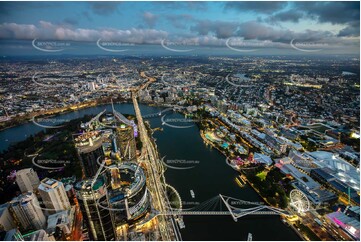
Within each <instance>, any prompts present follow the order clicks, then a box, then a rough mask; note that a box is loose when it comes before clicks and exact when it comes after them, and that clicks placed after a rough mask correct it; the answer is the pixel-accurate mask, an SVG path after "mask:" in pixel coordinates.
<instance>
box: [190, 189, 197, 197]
mask: <svg viewBox="0 0 361 242" xmlns="http://www.w3.org/2000/svg"><path fill="white" fill-rule="evenodd" d="M190 193H191V196H192V198H195V197H196V194H195V193H194V191H193V190H190Z"/></svg>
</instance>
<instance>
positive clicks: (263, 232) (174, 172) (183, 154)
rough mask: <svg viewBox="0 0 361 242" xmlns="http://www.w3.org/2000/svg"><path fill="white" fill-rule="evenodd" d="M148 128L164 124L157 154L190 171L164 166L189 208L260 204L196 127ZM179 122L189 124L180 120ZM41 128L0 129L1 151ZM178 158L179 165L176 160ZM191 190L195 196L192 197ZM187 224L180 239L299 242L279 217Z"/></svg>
mask: <svg viewBox="0 0 361 242" xmlns="http://www.w3.org/2000/svg"><path fill="white" fill-rule="evenodd" d="M114 106H115V109H116V110H117V111H118V112H120V113H124V114H134V109H133V105H132V104H116V105H114ZM105 108H106V109H107V110H108V111H111V106H110V105H100V106H97V107H90V108H86V109H82V110H78V111H74V112H71V113H66V114H61V115H58V116H55V117H52V118H53V119H61V120H71V119H76V118H81V117H83V116H84V115H86V114H89V115H96V114H98V113H99V112H101V111H103V110H104V109H105ZM140 109H141V112H142V114H143V115H146V114H151V113H156V112H159V111H160V110H162V109H164V108H160V107H150V106H146V105H140ZM166 117H167V119H168V118H169V119H180V118H182V115H181V114H179V113H170V114H167V115H166ZM149 121H150V124H151V127H152V128H155V127H163V131H156V132H155V133H154V135H153V136H154V138H155V139H156V144H157V146H158V149H159V152H160V156H161V157H163V156H166V157H165V160H166V161H168V162H167V163H168V164H169V163H171V162H172V161H173V162H174V161H176V164H172V165H173V166H184V164H183V165H182V164H180V163H179V162H178V161H181V162H182V161H184V163H187V162H188V163H190V162H191V163H192V164H187V166H194V167H193V168H192V169H186V170H179V169H171V168H168V169H167V170H166V173H165V176H166V180H167V183H168V184H170V185H172V186H173V187H175V188H176V189H177V191H178V192H179V194H180V196H181V198H182V201H183V203H184V204H185V205H188V207H189V206H190V207H192V206H196V205H197V204H202V202H204V201H206V200H208V199H210V198H212V197H215V196H217V195H218V194H223V195H226V196H230V197H234V198H239V199H243V200H247V201H253V202H261V201H262V199H261V198H260V197H259V196H258V194H257V193H256V192H255V191H254V190H253V189H252V188H250V187H249V186H248V185H246V186H245V187H243V188H240V187H239V186H238V185H237V184H236V182H235V181H234V179H235V177H236V176H237V175H238V173H237V172H236V171H234V170H233V169H232V168H231V167H229V166H228V165H227V164H226V161H225V157H224V156H223V155H222V154H221V153H220V152H219V151H217V150H215V149H211V148H209V147H207V146H206V145H205V144H204V142H203V140H202V138H201V136H200V135H199V129H198V127H197V126H195V125H194V126H192V127H190V128H185V129H184V128H183V129H177V128H172V127H168V126H165V125H162V122H161V120H160V118H152V119H150V120H149ZM179 125H189V123H186V124H179ZM43 129H44V128H41V127H39V126H37V125H35V124H33V123H26V124H23V125H20V126H17V127H12V128H9V129H5V130H3V131H1V132H0V141H1V142H0V150H4V149H7V148H8V146H9V145H10V144H12V143H16V142H19V141H22V140H24V139H26V137H28V136H30V135H32V134H35V133H37V132H39V131H41V130H43ZM177 162H178V163H177ZM190 190H194V192H195V198H194V199H193V198H192V197H191V195H190ZM184 222H185V226H186V227H185V228H184V229H182V230H181V233H182V237H183V240H246V239H247V235H248V233H252V235H253V240H267V241H275V240H300V238H299V237H298V236H297V235H296V233H295V232H294V231H293V230H292V229H291V228H289V227H287V226H286V225H284V224H283V223H282V221H281V220H280V217H279V216H269V215H268V216H252V215H250V216H246V217H244V218H240V219H238V222H235V221H234V220H233V219H232V218H231V216H193V215H192V216H184Z"/></svg>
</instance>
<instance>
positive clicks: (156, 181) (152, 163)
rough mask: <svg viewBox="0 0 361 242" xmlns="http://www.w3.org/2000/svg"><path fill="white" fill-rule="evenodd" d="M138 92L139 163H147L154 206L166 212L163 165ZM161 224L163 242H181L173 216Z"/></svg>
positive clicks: (134, 96) (146, 170)
mask: <svg viewBox="0 0 361 242" xmlns="http://www.w3.org/2000/svg"><path fill="white" fill-rule="evenodd" d="M148 79H149V81H148V82H147V84H148V85H149V84H150V83H151V82H154V80H153V79H152V78H148ZM147 84H145V85H142V86H141V87H140V88H139V89H143V88H145V87H146V86H147ZM137 97H138V91H133V92H132V101H133V105H134V111H135V115H136V118H137V121H138V132H139V137H140V140H141V141H142V144H143V146H142V150H141V157H142V159H139V160H138V161H139V163H142V162H143V161H144V162H145V163H144V164H145V167H146V169H145V172H146V177H147V187H148V190H149V192H150V194H151V196H152V201H153V206H154V208H155V209H156V210H158V211H166V210H167V207H169V206H170V205H169V200H168V197H167V194H166V191H165V186H164V182H163V181H162V179H161V175H159V173H158V171H161V170H162V168H161V163H160V162H158V161H159V158H158V152H157V150H156V148H155V146H154V144H153V143H152V141H151V139H150V137H149V136H148V133H147V129H146V127H145V124H144V121H143V116H142V114H141V111H140V108H139V105H138V101H137ZM158 222H159V232H160V235H161V237H162V240H166V241H171V240H181V235H180V232H179V230H178V228H177V226H176V224H175V221H174V219H173V216H160V217H159V218H158Z"/></svg>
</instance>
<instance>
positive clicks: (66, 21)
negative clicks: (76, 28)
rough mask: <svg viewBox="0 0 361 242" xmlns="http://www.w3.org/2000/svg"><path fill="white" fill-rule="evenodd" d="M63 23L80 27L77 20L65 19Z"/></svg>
mask: <svg viewBox="0 0 361 242" xmlns="http://www.w3.org/2000/svg"><path fill="white" fill-rule="evenodd" d="M63 23H64V24H65V25H78V23H79V22H78V20H77V19H75V18H64V20H63Z"/></svg>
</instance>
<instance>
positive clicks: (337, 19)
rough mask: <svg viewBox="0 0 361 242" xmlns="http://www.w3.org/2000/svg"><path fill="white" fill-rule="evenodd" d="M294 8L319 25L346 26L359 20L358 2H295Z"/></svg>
mask: <svg viewBox="0 0 361 242" xmlns="http://www.w3.org/2000/svg"><path fill="white" fill-rule="evenodd" d="M294 8H295V9H299V10H302V11H304V12H305V13H306V14H307V15H308V16H309V17H312V18H315V19H317V20H318V22H320V23H324V22H329V23H332V24H347V23H349V22H352V21H356V20H359V19H360V2H358V1H352V2H295V3H294Z"/></svg>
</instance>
